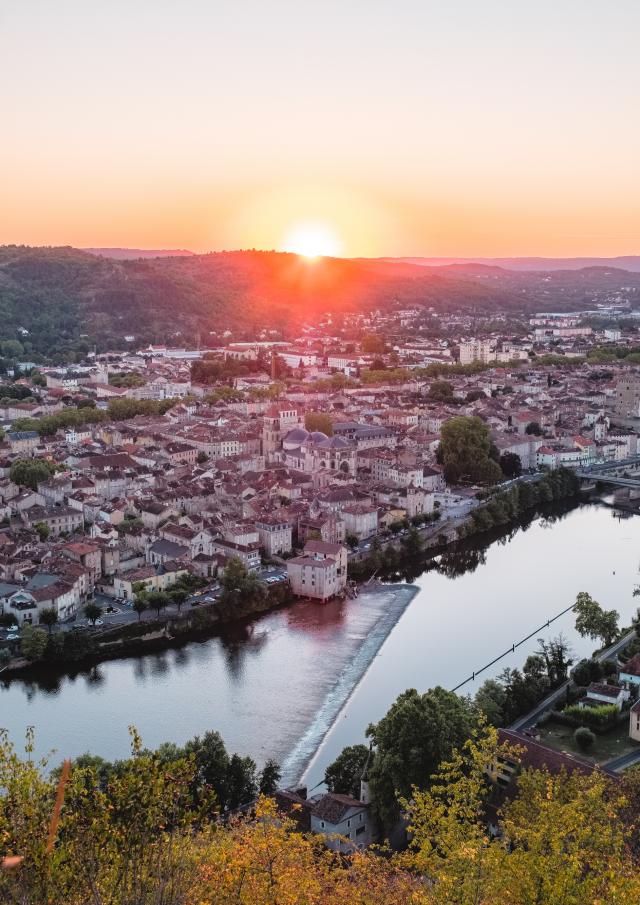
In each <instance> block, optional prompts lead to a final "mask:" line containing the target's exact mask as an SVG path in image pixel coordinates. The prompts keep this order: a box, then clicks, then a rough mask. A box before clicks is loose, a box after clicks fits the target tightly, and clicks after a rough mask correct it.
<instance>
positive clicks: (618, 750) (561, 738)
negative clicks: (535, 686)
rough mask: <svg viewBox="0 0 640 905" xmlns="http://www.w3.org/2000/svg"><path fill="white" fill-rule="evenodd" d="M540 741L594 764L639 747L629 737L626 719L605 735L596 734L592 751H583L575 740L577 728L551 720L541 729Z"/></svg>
mask: <svg viewBox="0 0 640 905" xmlns="http://www.w3.org/2000/svg"><path fill="white" fill-rule="evenodd" d="M539 731H540V741H541V742H542V743H543V744H544V745H548V746H549V747H550V748H555V750H556V751H564V752H565V753H566V754H578V755H579V756H580V757H584V758H585V759H586V760H590V761H592V762H593V763H594V764H603V763H605V762H606V761H608V760H611V758H613V757H618V756H619V755H620V754H626V753H627V752H628V751H633V750H634V749H635V748H637V747H638V743H637V742H632V741H631V739H630V738H629V723H628V722H627V721H626V720H625V721H624V722H622V723H620V724H619V725H618V726H616V727H615V729H612V730H611V731H610V732H607V733H606V734H605V735H598V734H596V741H595V745H594V746H593V748H592V749H591V751H589V752H587V753H585V752H583V751H582V750H581V749H580V748H578V746H577V745H576V743H575V742H574V740H573V733H574V732H575V729H574V728H573V727H571V726H565V725H564V724H563V723H556V722H554V721H553V720H550V721H549V722H548V723H546V724H545V725H544V726H541V727H540V729H539Z"/></svg>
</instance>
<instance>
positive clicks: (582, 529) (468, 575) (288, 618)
mask: <svg viewBox="0 0 640 905" xmlns="http://www.w3.org/2000/svg"><path fill="white" fill-rule="evenodd" d="M639 540H640V519H638V518H633V519H629V520H626V521H622V522H621V521H619V520H616V519H614V518H612V512H611V510H609V509H606V508H604V507H583V508H582V509H578V510H574V511H573V512H571V513H569V514H568V515H567V516H566V517H565V518H562V519H560V520H552V519H536V520H534V521H533V522H532V523H531V524H530V525H529V526H528V527H527V528H526V530H522V529H519V530H517V531H515V532H510V533H509V535H507V536H506V537H504V538H503V539H501V540H500V541H498V542H493V543H492V544H491V546H489V547H488V548H487V549H482V548H478V547H477V546H473V545H471V546H469V547H468V548H465V549H463V550H458V551H457V552H456V554H455V555H452V554H448V553H446V554H444V555H443V556H441V557H439V558H438V560H437V562H435V563H433V564H432V565H431V566H430V568H429V569H428V570H427V571H425V572H424V574H422V575H421V576H419V577H417V578H416V580H415V581H416V584H417V585H418V586H419V587H420V593H419V594H418V596H417V597H415V599H414V600H413V602H412V603H411V604H410V605H409V607H408V608H407V609H406V611H405V612H404V614H403V615H402V616H401V617H400V618H399V620H398V621H397V624H395V622H396V620H397V616H398V613H397V612H393V611H392V610H393V604H391V603H390V602H389V601H388V600H387V601H385V600H384V598H383V597H379V598H377V600H376V599H374V601H373V602H369V603H365V602H363V600H362V598H360V599H359V600H356V601H346V602H344V603H341V602H336V603H332V604H329V605H325V606H322V605H320V604H312V603H301V604H298V605H296V606H295V607H293V608H291V609H284V610H280V611H278V612H275V613H271V614H267V615H265V616H264V617H262V618H260V619H259V620H257V621H256V622H254V623H252V624H244V625H237V626H233V627H230V628H229V630H228V631H227V632H226V633H225V634H224V636H223V637H217V638H213V639H209V640H207V641H203V642H198V643H192V644H189V645H187V646H185V647H183V648H180V649H173V650H168V651H165V652H163V653H160V654H151V655H148V656H145V657H141V658H137V659H134V658H132V659H129V660H124V661H111V662H107V663H103V664H100V665H98V666H97V667H95V668H93V669H92V670H90V671H88V672H82V673H78V674H75V675H68V676H63V677H61V678H58V679H54V680H51V679H50V680H48V682H47V683H43V682H39V683H35V682H31V683H22V682H14V683H12V684H11V685H10V686H8V687H7V686H6V685H3V686H0V726H4V727H7V728H9V730H10V732H11V735H12V737H13V738H14V739H16V740H19V739H20V738H21V737H22V736H23V734H24V730H25V727H26V726H27V725H34V726H35V727H36V732H37V740H38V748H39V750H40V751H45V750H48V749H49V748H52V747H54V748H56V749H58V750H59V751H60V752H61V753H64V754H70V755H74V754H78V753H80V752H82V751H86V750H92V751H94V752H96V753H100V754H103V755H104V756H108V757H117V756H122V755H124V754H126V752H127V750H128V734H127V726H128V725H129V724H134V725H136V727H137V728H138V730H139V731H140V732H141V734H142V737H143V741H144V743H145V744H146V745H149V746H155V745H158V744H160V743H161V742H162V741H165V740H171V741H175V742H178V743H182V742H184V741H185V740H186V739H187V738H190V737H191V736H193V735H195V734H197V733H202V732H204V731H206V730H207V729H211V728H214V729H218V730H219V731H220V732H221V733H222V735H223V737H224V738H225V741H226V742H227V745H228V747H229V749H230V750H237V751H239V752H240V753H243V754H251V755H252V756H254V757H255V758H256V760H258V761H262V760H264V759H265V758H266V757H270V756H275V757H277V758H279V759H281V760H285V759H286V757H287V755H288V754H289V753H290V752H291V750H292V748H294V746H295V745H296V743H299V742H300V740H301V739H302V740H304V745H302V750H300V751H298V752H297V756H298V760H297V762H299V763H302V762H304V759H305V758H306V756H307V755H308V754H309V753H310V751H312V750H313V746H314V745H315V744H316V742H317V739H318V738H319V737H321V735H322V733H323V732H324V730H325V729H326V728H327V726H326V725H325V724H324V723H325V721H327V720H330V722H332V721H333V718H334V716H335V712H334V710H335V706H336V703H339V702H341V700H342V699H343V697H344V695H345V694H346V693H347V692H348V691H349V690H350V688H351V687H352V686H353V684H354V683H355V681H356V680H357V678H358V676H359V675H360V674H361V672H362V670H363V669H364V668H365V667H366V666H367V665H368V663H369V662H370V661H371V660H372V661H373V662H371V666H370V668H369V670H368V672H367V674H366V676H365V677H364V679H363V680H362V682H361V683H360V685H359V686H358V688H357V689H356V691H355V693H354V694H353V696H352V698H351V700H350V701H349V703H348V704H347V706H346V707H345V708H344V710H343V711H342V713H341V714H340V717H339V719H338V720H336V722H335V725H334V728H333V729H332V730H331V731H330V733H329V735H328V737H327V739H326V742H325V744H324V745H323V746H322V749H321V752H320V755H319V759H318V760H317V762H316V763H315V765H314V766H313V768H312V770H311V771H310V775H311V777H312V779H314V780H315V781H317V777H318V776H319V775H321V772H322V770H323V768H324V765H325V764H326V763H327V762H329V761H330V760H331V759H333V756H335V754H336V753H337V752H338V751H339V750H340V749H341V748H342V747H343V746H344V745H345V744H350V743H352V742H354V741H359V740H361V739H362V737H363V733H364V730H365V728H366V726H367V724H368V723H369V722H371V721H373V720H376V719H378V718H379V717H380V716H381V715H382V714H383V713H384V712H385V710H386V709H387V707H388V706H389V704H390V703H391V702H392V701H393V699H394V698H395V697H396V695H397V694H398V693H399V692H400V691H402V690H404V689H405V688H406V687H417V688H420V689H424V688H427V687H429V686H431V685H434V684H437V683H440V684H442V685H444V686H446V687H453V686H454V685H455V684H457V682H459V681H460V680H461V679H463V678H465V677H466V676H467V675H469V674H470V673H471V672H472V671H473V670H474V669H477V668H478V667H479V666H481V665H483V664H484V663H486V662H487V661H488V660H490V659H491V658H492V657H493V656H495V655H496V654H497V653H498V652H500V651H501V650H504V649H505V648H506V647H507V646H509V645H511V643H513V641H514V640H518V639H519V638H521V637H523V636H524V635H526V634H527V633H528V632H529V631H531V629H533V628H535V627H536V625H539V624H541V623H542V622H543V621H544V620H545V619H547V618H549V617H550V616H552V615H555V613H557V612H559V611H560V610H561V609H563V607H564V606H567V605H568V604H569V603H571V601H572V600H573V599H575V595H576V593H577V592H578V591H580V590H588V591H590V592H591V593H592V594H593V596H594V597H596V599H598V600H600V601H601V603H602V604H603V605H605V606H607V607H615V608H616V609H618V610H620V611H621V613H623V615H624V618H625V620H626V621H627V622H628V621H629V619H630V616H631V614H632V613H633V612H634V611H635V608H636V604H637V602H638V601H637V600H635V601H634V599H633V598H632V596H631V592H632V589H633V586H634V584H635V583H636V581H637V579H638V551H639V545H638V541H639ZM385 620H386V621H385ZM393 624H395V628H393V630H392V631H391V634H390V635H389V637H388V638H387V640H386V642H385V643H384V645H383V646H382V649H381V650H379V653H378V654H377V656H376V655H375V654H376V651H377V650H378V649H379V645H380V643H381V641H382V637H379V636H378V635H379V634H380V633H382V634H383V635H384V636H386V634H387V633H388V632H389V630H390V629H391V627H392V626H393ZM560 630H562V631H564V632H565V633H566V634H567V635H568V636H569V637H570V639H571V642H572V645H573V646H574V648H575V649H576V652H577V653H579V654H580V655H583V654H584V653H586V652H588V650H589V647H590V643H589V642H588V641H587V642H585V641H582V640H581V639H579V638H577V636H576V635H575V632H573V620H572V619H571V615H570V614H569V616H568V617H565V618H563V619H562V620H560V621H559V622H558V623H557V624H555V625H554V626H553V627H552V629H551V632H550V633H549V634H557V632H558V631H560ZM376 632H377V633H378V635H377V634H376ZM535 646H536V641H535V639H532V641H531V642H530V644H529V645H523V646H522V647H521V648H519V649H518V651H517V652H516V654H515V655H514V656H513V657H511V658H507V659H506V660H504V661H502V662H501V663H500V664H498V665H497V666H496V667H495V669H494V671H493V672H494V673H497V672H499V671H500V670H501V669H502V668H504V666H516V665H521V663H522V662H523V661H524V659H525V658H526V656H527V654H528V653H529V652H530V650H533V649H535ZM490 674H491V673H486V674H483V675H482V677H481V680H484V678H486V677H487V676H488V675H490ZM349 683H351V684H349ZM468 690H469V692H471V693H473V691H474V690H475V689H474V687H473V686H469V688H468ZM314 739H315V740H316V741H314ZM305 746H307V747H308V746H312V747H311V748H310V750H309V751H307V747H305ZM305 751H306V752H307V753H306V754H305ZM300 758H303V759H302V760H300ZM294 766H295V765H294Z"/></svg>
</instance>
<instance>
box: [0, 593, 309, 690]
mask: <svg viewBox="0 0 640 905" xmlns="http://www.w3.org/2000/svg"><path fill="white" fill-rule="evenodd" d="M292 604H293V597H292V595H291V593H290V591H289V589H288V588H286V587H284V586H282V585H280V586H278V587H277V588H270V589H269V591H268V592H267V593H266V594H265V595H264V596H261V595H257V596H255V597H253V598H251V599H245V600H242V601H240V602H239V603H236V604H234V605H233V606H230V605H229V604H225V603H223V602H222V601H221V600H219V599H218V600H216V601H215V602H214V603H211V604H202V603H200V604H198V606H197V607H192V608H189V609H185V610H184V611H183V612H181V613H178V614H176V615H172V616H169V617H165V618H160V617H159V618H157V619H145V620H144V621H142V622H140V621H139V622H134V623H130V624H127V625H117V626H112V627H106V628H104V629H101V630H100V629H99V630H96V629H88V628H82V629H80V628H79V629H77V630H75V629H71V631H70V632H65V633H62V632H55V633H53V634H52V635H50V636H49V642H48V645H47V650H45V653H44V656H43V657H42V658H41V659H40V660H36V661H31V660H26V659H25V658H23V657H15V658H14V659H13V660H10V661H9V663H8V664H7V665H6V666H5V667H4V668H3V669H2V670H0V676H1V677H2V679H3V680H4V679H7V680H11V678H12V677H23V678H25V677H27V678H28V677H29V676H30V675H39V674H41V673H42V672H44V671H47V670H49V671H51V670H53V671H55V670H58V671H60V672H63V671H65V670H67V669H71V668H72V669H74V670H81V669H87V668H90V667H92V666H96V665H97V664H99V663H102V662H105V661H107V660H114V659H118V658H123V657H136V656H142V655H144V654H149V653H157V652H159V651H162V650H166V649H169V648H172V647H178V646H180V645H184V644H188V643H190V642H193V641H202V640H204V639H206V638H209V637H212V636H214V635H215V634H216V633H217V632H219V631H220V628H221V627H222V626H225V625H228V624H229V623H233V622H237V623H242V622H243V621H244V622H247V621H250V620H251V619H254V618H256V617H257V616H260V615H261V614H264V613H267V612H271V611H274V610H277V609H279V608H281V607H287V606H291V605H292ZM58 639H59V640H60V641H62V643H57V640H58Z"/></svg>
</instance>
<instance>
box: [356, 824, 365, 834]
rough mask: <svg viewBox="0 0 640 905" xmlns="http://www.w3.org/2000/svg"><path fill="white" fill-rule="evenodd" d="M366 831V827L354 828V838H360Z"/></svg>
mask: <svg viewBox="0 0 640 905" xmlns="http://www.w3.org/2000/svg"><path fill="white" fill-rule="evenodd" d="M365 830H366V826H357V827H356V836H361V835H362V834H363V833H364V831H365Z"/></svg>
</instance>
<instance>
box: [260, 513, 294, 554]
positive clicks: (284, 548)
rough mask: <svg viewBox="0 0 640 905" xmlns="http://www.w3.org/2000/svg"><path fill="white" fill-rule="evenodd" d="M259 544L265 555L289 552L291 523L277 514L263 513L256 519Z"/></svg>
mask: <svg viewBox="0 0 640 905" xmlns="http://www.w3.org/2000/svg"><path fill="white" fill-rule="evenodd" d="M256 529H257V531H258V535H259V537H260V546H261V547H262V548H263V550H264V552H265V553H266V555H267V556H278V555H279V554H281V553H290V552H291V525H290V524H289V522H288V521H287V520H286V519H283V518H278V516H277V515H264V516H261V518H258V519H256Z"/></svg>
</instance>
